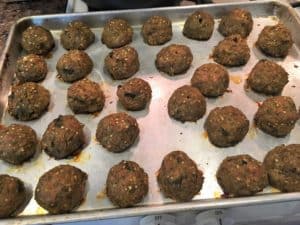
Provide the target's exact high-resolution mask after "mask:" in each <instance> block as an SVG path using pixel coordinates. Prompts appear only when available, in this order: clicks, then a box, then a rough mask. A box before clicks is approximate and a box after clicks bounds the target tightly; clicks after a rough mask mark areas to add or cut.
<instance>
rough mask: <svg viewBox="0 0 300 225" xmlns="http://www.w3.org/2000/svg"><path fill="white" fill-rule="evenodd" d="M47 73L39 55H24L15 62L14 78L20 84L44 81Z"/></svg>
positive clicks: (45, 65) (42, 59)
mask: <svg viewBox="0 0 300 225" xmlns="http://www.w3.org/2000/svg"><path fill="white" fill-rule="evenodd" d="M47 73H48V68H47V63H46V61H45V59H44V58H43V57H41V56H39V55H34V54H30V55H26V56H23V57H21V58H19V59H18V61H17V65H16V77H17V78H18V80H19V81H20V82H21V83H25V82H39V81H42V80H44V79H45V77H46V75H47Z"/></svg>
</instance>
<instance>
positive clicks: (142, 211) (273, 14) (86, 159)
mask: <svg viewBox="0 0 300 225" xmlns="http://www.w3.org/2000/svg"><path fill="white" fill-rule="evenodd" d="M235 7H242V8H245V9H247V10H249V11H250V12H251V13H252V15H253V17H254V26H253V31H252V32H251V34H250V36H249V37H248V44H249V46H250V48H251V58H250V60H249V62H248V63H247V64H246V65H245V66H243V67H239V68H229V69H228V70H229V73H230V86H229V89H230V90H231V91H230V92H228V93H226V94H225V95H224V96H222V97H219V98H217V99H207V112H206V114H205V116H204V118H202V119H200V120H199V121H198V122H197V123H181V122H177V121H175V120H172V119H170V118H169V116H168V113H167V101H168V99H169V97H170V95H171V94H172V92H173V91H174V90H175V89H176V88H178V87H180V86H182V85H184V84H189V83H190V79H191V77H192V75H193V73H194V71H195V69H196V68H197V67H199V66H200V65H202V64H204V63H208V62H212V59H211V58H210V54H211V52H212V49H213V47H214V46H215V45H216V44H217V43H218V42H219V41H220V40H221V39H222V36H221V35H220V34H219V33H218V32H217V30H216V28H217V27H218V23H219V19H218V18H220V16H221V15H223V14H224V13H225V12H226V10H229V9H232V8H235ZM196 9H202V10H206V11H208V12H210V13H212V14H213V15H214V16H215V18H216V24H215V31H214V33H213V36H212V38H211V39H210V40H209V41H203V42H202V41H194V40H190V39H187V38H185V37H184V36H183V35H182V28H183V24H184V21H185V19H186V17H187V16H188V15H189V14H190V13H192V12H193V11H195V10H196ZM151 15H166V16H168V17H169V18H170V19H171V20H172V22H173V33H174V34H173V38H172V40H171V41H170V42H168V43H167V44H165V45H164V46H166V45H169V44H171V43H181V44H186V45H188V46H189V47H190V48H191V50H192V53H193V55H194V60H193V63H192V66H191V68H190V69H189V70H188V71H187V73H186V74H184V75H180V76H176V77H169V76H167V75H164V74H161V73H159V72H158V71H157V70H156V68H155V65H154V60H155V56H156V54H157V53H158V51H159V50H160V49H161V48H162V47H163V46H148V45H146V44H144V43H143V40H142V38H141V35H140V29H141V24H142V22H143V21H145V19H146V18H148V17H149V16H151ZM112 17H121V18H125V19H127V20H129V22H130V23H131V24H132V25H133V27H134V38H133V42H132V43H131V46H133V47H135V48H136V49H137V51H138V53H139V59H140V64H141V66H140V70H139V71H138V73H137V74H136V75H135V77H140V78H143V79H145V80H146V81H148V82H149V83H150V85H151V87H152V92H153V97H152V100H151V104H150V106H149V108H148V109H146V110H143V111H140V112H129V114H131V115H132V116H134V117H136V118H137V120H138V123H139V127H140V131H141V132H140V137H139V140H138V141H137V142H136V143H135V145H134V146H133V147H132V148H130V149H129V150H128V151H126V152H124V153H120V154H113V153H110V152H108V151H106V150H105V149H103V148H102V147H101V146H100V145H99V144H98V143H97V142H96V141H95V131H96V126H97V123H98V122H99V121H100V119H101V118H103V117H104V116H106V115H108V114H110V113H114V112H119V111H125V110H124V109H123V108H122V106H120V104H119V103H118V101H117V97H116V89H117V86H118V85H119V84H121V83H122V81H113V80H112V79H111V78H110V76H109V75H108V74H107V72H106V71H104V70H103V61H104V57H105V56H106V55H107V54H108V53H109V52H110V49H108V48H106V46H105V45H103V44H102V43H101V41H100V35H101V32H102V27H103V24H104V22H105V21H106V20H107V19H109V18H112ZM72 20H82V21H84V22H86V23H87V24H89V25H90V26H91V27H92V28H93V31H94V32H95V34H96V41H95V43H94V44H93V45H91V46H90V47H89V48H88V49H87V50H86V52H87V53H88V54H89V55H90V56H91V57H92V59H93V62H94V69H93V71H92V73H91V74H90V75H89V76H88V78H90V79H91V80H94V81H96V82H99V83H100V84H101V85H102V88H103V90H104V92H105V96H106V102H105V107H104V110H103V111H102V112H101V113H100V114H98V115H76V117H77V118H78V119H79V120H80V121H81V122H82V123H83V124H85V133H86V137H87V143H88V145H87V146H86V147H85V148H84V150H83V151H82V153H81V154H80V155H79V156H78V157H75V158H73V159H67V160H59V161H57V160H54V159H53V158H49V157H48V156H47V155H46V154H45V153H44V152H42V153H40V154H38V155H37V156H36V157H35V158H34V159H33V160H31V161H30V162H27V163H25V164H24V165H22V166H11V165H8V164H6V163H4V162H1V163H0V171H1V173H8V174H10V175H13V176H17V177H19V178H21V179H22V180H23V181H24V182H25V183H26V185H27V186H29V187H30V188H31V189H32V190H34V188H35V186H36V183H37V181H38V179H39V177H40V176H41V175H42V174H43V173H44V172H46V171H48V170H49V169H51V168H53V167H54V166H57V165H59V164H72V165H74V166H76V167H79V168H81V169H82V170H84V171H85V172H86V173H87V174H88V175H89V182H88V190H87V197H86V199H85V201H84V203H83V204H82V205H81V206H80V207H79V208H78V209H77V210H76V211H75V212H73V213H71V214H67V215H45V214H46V211H45V210H43V209H42V208H41V207H39V206H38V204H37V203H36V201H35V200H34V198H32V199H31V201H30V202H29V204H28V205H27V207H26V208H25V209H24V211H23V212H22V213H21V214H20V215H19V216H18V217H17V218H13V219H10V220H2V221H3V223H4V224H6V223H8V222H10V223H13V222H14V223H16V224H28V223H29V224H32V223H54V222H59V221H63V222H67V221H79V220H88V219H104V218H115V217H125V216H136V215H146V214H155V213H163V212H175V211H183V210H204V209H211V208H225V207H232V206H242V205H249V204H262V203H273V202H280V201H291V200H299V199H300V195H299V193H289V194H282V193H276V192H277V191H276V190H275V189H272V188H266V189H265V191H264V192H263V193H260V194H258V195H256V196H254V197H244V198H232V199H223V198H221V195H222V191H221V189H220V187H219V186H218V184H217V181H216V177H215V173H216V170H217V167H218V166H219V164H220V162H221V161H222V160H223V159H224V158H225V157H226V156H229V155H236V154H242V153H247V154H250V155H252V156H253V157H254V158H256V159H258V160H263V157H264V156H265V154H266V152H267V151H269V150H270V149H271V148H273V147H275V146H277V145H279V144H290V143H297V142H298V143H299V140H300V126H299V125H300V123H297V124H296V127H295V129H294V130H293V131H292V132H291V134H290V135H289V136H287V137H286V138H280V139H279V138H273V137H271V136H268V135H266V134H264V133H262V132H261V131H259V130H257V129H256V128H254V126H253V116H254V113H255V111H256V110H257V107H258V105H257V102H258V101H262V100H263V99H264V98H265V97H263V96H260V95H257V94H254V93H253V92H251V91H246V90H245V89H244V84H245V80H246V78H247V74H248V73H249V72H250V70H251V69H252V67H253V66H254V65H255V63H256V62H257V61H258V60H259V59H262V58H266V57H265V56H264V55H263V54H262V53H261V52H260V51H258V50H257V49H256V48H255V46H254V43H255V41H256V39H257V37H258V34H259V32H260V31H261V30H262V29H263V27H264V26H265V25H273V24H276V23H277V22H278V21H279V20H280V21H282V22H283V23H285V24H286V25H287V26H288V27H289V28H290V29H291V31H292V33H293V37H294V40H295V44H294V45H293V48H292V50H291V51H290V54H289V55H288V56H287V57H286V58H285V59H284V60H276V61H277V62H278V63H279V64H280V65H282V66H283V67H284V68H285V69H286V70H287V72H288V73H289V74H290V76H289V83H288V84H287V85H286V87H285V88H284V91H283V95H288V96H291V97H292V98H293V99H294V101H295V102H296V104H297V107H298V106H299V102H300V88H299V87H300V78H299V73H300V55H299V54H300V51H299V47H300V36H299V35H298V34H297V32H298V31H299V30H300V20H299V18H298V16H297V15H296V13H295V11H294V10H293V9H292V8H291V7H290V6H288V5H287V3H285V2H279V1H259V2H246V3H231V4H216V5H197V6H189V7H170V8H159V9H143V10H125V11H109V12H92V13H83V14H64V15H49V16H33V17H27V18H23V19H21V20H20V21H18V22H17V24H16V25H15V26H14V27H13V28H12V31H11V33H10V36H9V39H8V44H7V46H6V49H5V55H4V56H3V58H2V60H1V67H0V68H1V70H0V72H1V95H0V102H1V108H0V113H1V117H2V124H5V125H7V124H10V123H22V122H19V121H16V120H14V119H13V118H12V117H11V116H9V115H8V114H7V112H6V105H7V96H8V93H9V91H10V85H11V82H12V77H13V74H14V66H15V62H16V58H17V57H18V56H20V55H22V54H24V53H22V51H21V47H20V35H21V32H22V31H23V30H24V29H26V27H28V26H29V25H30V24H36V25H42V26H44V27H46V28H48V29H50V30H51V32H52V34H53V36H54V38H55V42H56V48H55V49H54V51H53V52H52V53H51V55H50V56H49V58H48V59H47V63H48V68H49V73H48V74H47V78H46V80H45V81H43V82H42V85H44V86H45V87H46V88H48V89H49V90H50V92H51V104H50V108H49V112H47V113H46V114H45V115H44V116H42V117H41V118H40V119H38V120H35V121H32V122H24V124H27V125H30V126H31V127H33V128H34V129H35V130H36V132H37V134H38V136H39V137H41V136H42V134H43V132H44V131H45V129H46V127H47V125H48V124H49V123H50V122H51V121H52V120H53V119H54V118H56V117H57V116H58V115H60V114H72V112H71V110H70V109H69V108H68V106H67V102H66V91H67V88H68V87H69V84H66V83H63V82H62V81H60V80H59V79H57V77H56V75H57V73H56V69H55V66H56V62H57V60H58V58H59V57H60V56H61V55H62V54H63V53H64V52H65V50H64V49H63V48H62V47H61V45H60V43H59V36H60V33H61V30H62V29H63V28H64V27H65V26H66V24H67V23H68V22H70V21H72ZM225 105H233V106H236V107H238V108H239V109H241V110H242V111H243V112H244V113H245V114H246V116H247V117H248V119H249V120H250V121H251V128H250V130H249V132H248V134H247V136H246V137H245V139H244V140H243V141H242V142H241V143H240V144H238V145H236V146H234V147H231V148H217V147H214V146H213V145H212V144H210V142H209V140H208V139H207V135H206V134H205V132H204V129H203V124H204V121H205V119H206V117H207V115H208V112H209V111H210V110H211V109H213V108H214V107H216V106H225ZM173 150H182V151H185V152H186V153H187V154H188V155H189V156H190V157H191V158H192V159H193V160H194V161H196V163H197V164H198V166H199V168H200V169H201V170H203V172H204V177H205V181H204V185H203V188H202V190H201V192H200V193H199V194H198V195H197V196H195V198H194V199H193V201H191V202H187V203H175V202H173V201H171V200H170V199H166V198H164V197H163V196H162V194H161V192H160V191H159V188H158V185H157V182H156V171H157V170H158V169H159V167H160V164H161V161H162V159H163V157H164V156H165V155H166V154H167V153H169V152H170V151H173ZM123 159H126V160H133V161H136V162H137V163H139V164H140V165H141V166H142V167H143V168H144V169H145V171H146V172H147V173H148V175H149V185H150V186H149V193H148V195H147V197H146V198H145V199H144V201H143V202H141V203H140V204H139V205H137V206H136V207H133V208H127V209H116V208H114V207H113V205H112V204H111V203H110V202H109V200H108V199H107V197H106V196H105V193H104V190H105V180H106V175H107V172H108V170H109V169H110V168H111V167H112V166H113V165H115V164H116V163H118V162H119V161H121V160H123Z"/></svg>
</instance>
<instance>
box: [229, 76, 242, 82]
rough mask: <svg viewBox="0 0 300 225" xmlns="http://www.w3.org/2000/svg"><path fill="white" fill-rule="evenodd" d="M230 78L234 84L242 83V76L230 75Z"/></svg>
mask: <svg viewBox="0 0 300 225" xmlns="http://www.w3.org/2000/svg"><path fill="white" fill-rule="evenodd" d="M230 80H231V81H232V82H233V83H235V84H240V83H242V78H241V77H240V76H234V75H230Z"/></svg>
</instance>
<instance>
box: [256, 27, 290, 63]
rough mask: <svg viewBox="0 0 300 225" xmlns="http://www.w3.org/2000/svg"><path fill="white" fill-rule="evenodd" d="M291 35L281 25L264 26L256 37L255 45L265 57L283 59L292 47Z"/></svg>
mask: <svg viewBox="0 0 300 225" xmlns="http://www.w3.org/2000/svg"><path fill="white" fill-rule="evenodd" d="M293 43H294V42H293V38H292V34H291V32H290V31H289V29H288V28H286V27H285V26H284V25H283V24H282V23H279V24H277V25H275V26H266V27H264V29H263V30H262V32H261V33H260V34H259V36H258V40H257V42H256V45H257V46H258V48H259V49H260V50H261V51H262V52H263V53H264V54H266V55H268V56H271V57H279V58H284V57H286V56H287V55H288V53H289V50H290V49H291V47H292V45H293Z"/></svg>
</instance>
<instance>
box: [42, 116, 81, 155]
mask: <svg viewBox="0 0 300 225" xmlns="http://www.w3.org/2000/svg"><path fill="white" fill-rule="evenodd" d="M83 127H84V125H83V124H81V123H80V122H79V121H78V120H77V119H76V118H75V117H74V116H72V115H67V116H61V115H60V116H59V117H58V118H56V119H54V120H53V121H52V122H51V123H50V124H49V125H48V127H47V130H46V131H45V133H44V134H43V137H42V140H41V148H42V150H44V151H45V152H46V153H47V154H48V155H49V156H51V157H54V158H55V159H64V158H67V157H68V156H71V155H74V154H76V153H78V151H79V150H81V149H80V148H81V147H82V146H83V145H84V142H85V136H84V132H83Z"/></svg>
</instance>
